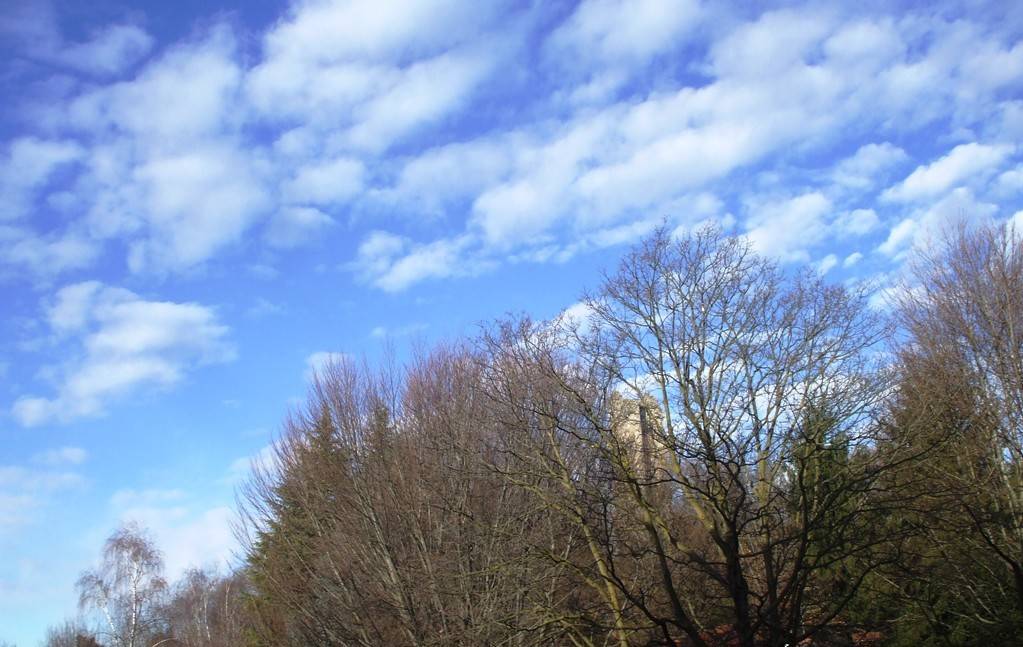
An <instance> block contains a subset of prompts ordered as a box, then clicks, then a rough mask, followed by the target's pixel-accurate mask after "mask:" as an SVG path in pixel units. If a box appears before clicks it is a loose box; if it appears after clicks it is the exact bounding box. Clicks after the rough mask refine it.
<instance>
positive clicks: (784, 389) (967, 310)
mask: <svg viewBox="0 0 1023 647" xmlns="http://www.w3.org/2000/svg"><path fill="white" fill-rule="evenodd" d="M909 267H910V270H911V271H910V273H909V278H908V279H907V281H906V285H905V287H904V289H902V290H901V291H900V292H899V293H898V294H897V296H895V297H893V300H892V302H891V303H889V304H887V305H886V306H885V307H883V308H882V307H878V305H877V304H876V303H871V298H872V296H871V294H872V293H871V292H870V291H868V290H866V289H865V288H861V287H856V286H839V285H831V284H828V283H827V282H825V281H824V280H823V279H822V278H821V277H819V276H818V275H816V274H815V273H814V272H812V271H809V270H807V271H803V272H788V271H784V270H783V269H781V268H779V267H778V266H777V265H775V264H774V263H772V262H770V261H769V260H766V259H764V258H762V257H760V256H758V255H757V254H755V253H754V252H753V251H752V250H751V249H750V247H749V245H748V244H747V243H746V242H745V241H744V240H743V239H741V238H734V237H728V236H725V235H723V234H722V233H720V232H719V231H716V230H713V229H704V230H701V231H697V232H695V233H692V234H688V235H685V236H682V237H680V238H677V237H674V236H673V235H671V234H670V233H669V232H666V231H662V232H658V233H657V234H655V235H654V236H652V237H651V238H649V239H647V240H645V241H644V242H642V243H641V244H640V245H639V246H637V247H636V248H635V249H633V250H632V251H631V252H630V253H629V254H627V255H626V257H625V258H624V260H623V261H622V262H621V265H620V267H619V268H618V270H617V271H616V272H615V273H613V274H609V275H607V276H605V277H604V280H603V283H602V285H601V286H600V287H599V289H598V290H597V291H596V292H594V293H592V294H591V295H589V296H587V297H586V298H585V299H584V301H583V303H584V305H585V309H584V310H585V314H584V315H582V316H575V317H562V318H559V319H557V320H554V321H547V322H536V321H531V320H529V319H526V318H515V319H507V320H504V321H501V322H498V323H495V324H494V325H492V326H491V327H490V328H489V329H487V330H486V331H484V332H483V333H482V334H481V335H480V336H479V337H478V338H476V339H473V340H469V341H465V342H462V343H457V344H452V345H448V346H444V347H440V348H436V349H434V350H432V351H430V352H426V353H423V354H421V355H420V356H418V357H417V358H416V359H414V360H413V361H411V362H410V363H409V365H408V366H405V367H401V368H396V367H391V368H386V369H383V370H372V369H370V368H368V367H365V366H360V365H357V364H355V363H353V362H350V361H347V360H344V361H340V362H337V363H334V364H331V365H329V366H327V367H325V368H324V369H323V371H322V372H321V373H320V374H319V375H318V376H317V378H316V380H315V383H314V385H313V387H312V389H311V392H310V395H309V398H308V401H307V403H306V404H305V405H304V406H303V407H302V408H301V409H300V410H298V411H296V412H294V413H293V414H292V415H291V416H290V417H289V418H288V419H287V420H286V422H285V425H284V431H283V433H282V435H281V437H280V439H279V441H278V442H277V443H276V444H275V447H274V449H275V451H274V458H273V460H272V461H270V462H269V463H268V464H265V465H261V466H257V467H256V469H255V473H254V475H253V477H252V478H251V481H250V482H249V484H248V486H247V487H246V489H245V490H244V492H243V496H242V500H243V502H242V505H241V511H240V516H241V527H242V530H243V532H242V533H241V534H242V535H244V537H245V538H246V540H247V541H246V544H245V546H244V549H245V552H246V556H247V562H246V564H245V565H244V567H243V568H242V569H240V571H239V572H238V573H235V574H231V575H229V576H226V577H221V578H214V577H210V576H208V575H203V574H197V573H193V574H190V575H188V576H186V578H185V580H184V581H183V582H181V583H178V584H177V585H174V586H168V585H166V584H165V583H163V581H162V579H161V578H160V577H159V574H158V569H156V568H155V567H145V568H140V567H138V566H137V564H139V563H143V564H146V563H149V564H150V565H152V564H155V563H156V562H158V554H155V557H156V558H157V559H156V562H154V561H153V560H149V561H148V562H147V560H146V559H141V560H140V559H137V558H136V559H134V560H127V562H126V563H128V564H136V566H135V567H130V568H127V567H124V568H122V567H115V568H111V569H107V570H108V571H109V572H108V573H107V574H106V575H104V574H103V573H87V574H86V575H84V576H83V578H82V580H80V583H79V585H80V590H81V591H82V594H83V596H82V601H83V604H84V605H85V608H87V609H92V610H93V611H96V610H101V609H102V605H103V602H102V601H103V600H104V599H105V600H107V601H108V602H109V600H110V599H112V598H111V596H110V594H109V593H103V591H107V590H108V589H109V590H118V591H121V592H123V591H125V590H129V589H131V587H130V586H129V587H127V588H125V584H124V583H125V582H129V581H131V577H134V576H132V575H131V574H132V573H135V574H136V575H135V576H138V577H140V578H141V579H139V580H138V581H139V582H148V583H150V584H152V586H153V591H154V593H153V596H152V603H151V604H148V606H145V605H143V606H145V610H144V612H141V611H140V612H139V613H137V614H135V615H132V612H131V608H135V607H133V606H132V605H126V604H124V603H123V600H122V603H121V605H120V606H119V607H117V608H119V609H121V611H119V612H118V613H119V614H120V615H117V617H116V618H114V619H113V620H111V621H109V622H107V625H108V628H107V629H106V630H105V633H96V634H94V635H95V639H96V640H98V641H100V642H101V643H102V644H104V645H110V646H115V645H116V646H118V647H120V646H127V647H136V646H141V645H147V646H151V645H154V644H157V643H158V642H159V641H161V640H162V641H165V644H179V645H189V646H192V645H195V646H198V645H204V646H205V645H225V646H234V645H249V646H267V647H269V646H296V647H298V646H324V645H366V646H369V645H416V646H422V647H425V646H427V645H509V646H511V645H515V646H528V645H619V646H622V647H624V646H626V645H699V646H711V645H715V646H716V645H738V646H742V647H752V646H754V645H757V646H759V645H769V646H772V647H782V646H783V645H797V644H801V645H854V644H855V645H882V644H884V645H920V644H934V645H981V644H1016V643H1019V642H1020V638H1019V636H1021V635H1023V478H1021V477H1023V474H1021V467H1023V244H1021V241H1020V239H1019V238H1018V237H1017V235H1016V234H1015V233H1014V232H1013V231H1012V230H1010V229H1008V228H1005V227H999V226H994V225H991V226H986V225H976V226H972V227H964V228H960V229H958V230H956V231H954V232H952V233H950V234H949V235H948V236H946V237H945V238H944V239H943V240H942V241H940V242H938V243H936V244H935V245H933V246H932V248H931V249H930V251H928V252H927V253H922V254H920V255H919V256H918V257H917V258H916V259H914V260H913V261H912V262H911V263H910V265H909ZM575 310H576V311H578V310H579V309H575ZM123 534H127V535H129V536H135V535H137V533H133V532H131V531H126V533H123ZM116 539H117V536H116V535H115V537H113V538H111V541H112V542H114V544H108V557H109V556H110V555H117V554H120V553H123V550H120V553H119V552H118V549H116V546H115V544H116V541H115V540H116ZM143 543H145V542H143ZM110 546H114V548H110ZM114 561H116V560H114ZM157 565H158V564H157ZM115 571H116V572H121V573H122V574H121V575H118V576H117V577H116V578H112V577H110V575H109V573H111V572H115ZM139 573H142V574H143V575H139ZM146 573H148V574H149V575H145V574H146ZM105 577H106V578H107V580H110V581H115V580H116V581H118V582H120V584H118V585H117V586H118V587H120V588H117V587H112V588H111V587H107V588H104V586H106V585H102V586H101V585H100V584H102V583H103V582H104V581H106V580H104V578H105ZM124 578H128V579H124ZM136 590H138V589H137V587H136ZM168 592H170V593H168ZM203 592H206V593H203ZM104 596H106V597H104ZM167 600H169V602H167ZM108 606H110V605H109V604H108ZM115 606H116V605H115ZM135 606H136V607H137V608H139V609H142V607H141V606H138V605H135ZM203 614H205V615H203ZM115 615H116V614H115ZM102 616H103V614H102V613H100V614H97V617H98V618H100V619H102ZM132 617H134V618H136V619H138V618H143V617H144V618H147V619H151V623H150V624H142V625H140V624H139V623H138V622H135V624H134V625H133V626H134V627H135V628H136V629H137V631H136V630H133V631H134V632H135V633H132V634H131V635H130V636H129V633H126V631H125V630H124V629H123V627H126V626H128V624H130V623H128V624H126V622H125V620H124V618H132ZM202 618H206V620H205V621H203V620H202ZM210 618H212V619H213V620H210ZM147 622H149V620H147ZM118 626H120V627H122V628H121V629H117V628H116V627H118ZM204 627H205V629H204ZM68 633H74V632H73V631H70V630H69V632H68ZM214 634H216V637H214ZM82 635H83V636H84V635H86V634H85V633H83V634H82ZM90 635H93V634H90ZM49 644H51V645H54V646H56V645H63V644H73V643H59V642H53V641H51V642H50V643H49ZM83 644H87V643H83Z"/></svg>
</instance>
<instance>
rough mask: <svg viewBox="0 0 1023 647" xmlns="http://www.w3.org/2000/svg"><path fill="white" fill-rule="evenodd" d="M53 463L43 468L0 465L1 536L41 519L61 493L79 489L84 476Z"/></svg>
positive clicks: (82, 483)
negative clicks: (43, 512)
mask: <svg viewBox="0 0 1023 647" xmlns="http://www.w3.org/2000/svg"><path fill="white" fill-rule="evenodd" d="M60 467H61V465H60V464H59V463H54V464H53V465H51V466H48V467H46V468H43V469H39V468H29V467H24V466H20V465H0V537H2V536H3V535H6V534H8V533H9V532H11V531H13V530H15V529H16V528H18V527H21V526H24V525H26V524H29V523H33V522H35V521H38V520H39V519H40V515H41V513H42V511H43V510H44V509H45V508H46V507H47V506H48V505H50V504H51V503H52V501H53V498H54V497H55V496H56V495H57V494H59V493H61V492H64V493H66V492H68V491H73V490H76V489H78V488H81V487H82V486H83V485H84V484H85V479H83V478H82V476H81V475H80V474H78V473H77V472H73V471H68V470H62V469H58V468H60Z"/></svg>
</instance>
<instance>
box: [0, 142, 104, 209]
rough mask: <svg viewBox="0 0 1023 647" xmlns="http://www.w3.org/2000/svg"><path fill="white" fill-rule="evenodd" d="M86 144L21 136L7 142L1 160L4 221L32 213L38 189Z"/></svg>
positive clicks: (0, 206)
mask: <svg viewBox="0 0 1023 647" xmlns="http://www.w3.org/2000/svg"><path fill="white" fill-rule="evenodd" d="M83 154H84V150H83V149H82V147H81V146H80V145H79V144H77V143H76V142H74V141H66V140H45V139H39V138H37V137H19V138H18V139H15V140H14V141H13V142H11V143H10V144H8V145H7V151H6V154H5V155H4V156H3V159H2V160H0V192H2V193H3V195H4V200H3V204H2V205H0V221H4V220H14V219H17V218H22V217H24V216H26V215H28V212H29V210H30V208H31V205H32V202H33V200H34V198H35V193H36V192H37V191H38V190H39V189H41V188H42V187H43V186H44V185H45V184H46V182H47V180H48V179H49V178H50V176H51V175H52V174H53V173H54V171H56V170H57V169H59V168H60V167H61V166H63V165H65V164H69V163H71V162H74V161H77V160H79V159H81V157H82V156H83Z"/></svg>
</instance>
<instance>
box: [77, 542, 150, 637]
mask: <svg viewBox="0 0 1023 647" xmlns="http://www.w3.org/2000/svg"><path fill="white" fill-rule="evenodd" d="M77 587H78V592H79V605H80V606H81V608H82V609H83V610H84V611H91V612H95V613H96V614H97V616H98V618H99V624H100V626H101V627H102V629H101V630H100V631H98V632H97V633H98V635H99V636H101V637H103V638H104V640H105V641H107V642H109V643H110V644H111V645H112V646H113V647H148V643H147V640H148V638H149V637H151V636H152V635H154V634H156V633H157V632H158V631H159V630H160V629H161V627H162V625H163V618H162V617H161V615H160V614H159V613H158V610H159V608H160V604H161V602H162V598H163V595H164V593H165V591H166V590H167V583H166V581H165V580H164V578H163V558H162V556H161V554H160V551H159V550H158V549H157V548H156V546H155V545H154V544H153V542H152V541H151V540H150V539H149V537H147V536H146V534H145V533H144V531H143V530H142V529H141V528H139V527H138V526H137V525H135V524H127V525H125V526H122V527H121V528H119V529H118V530H116V531H115V532H114V533H113V534H112V535H111V536H110V537H109V538H108V539H107V541H106V544H105V545H104V548H103V557H102V561H101V563H100V565H99V566H98V567H97V568H95V569H91V570H87V571H85V572H84V573H82V575H81V577H80V578H79V579H78V585H77Z"/></svg>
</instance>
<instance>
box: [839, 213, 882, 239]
mask: <svg viewBox="0 0 1023 647" xmlns="http://www.w3.org/2000/svg"><path fill="white" fill-rule="evenodd" d="M835 224H836V226H837V229H838V230H839V231H841V232H842V233H844V234H848V235H851V236H863V235H865V234H869V233H870V232H872V231H874V230H875V229H877V227H878V226H879V225H880V224H881V219H880V218H878V217H877V212H875V211H874V210H873V209H855V210H853V211H850V212H849V213H846V214H843V215H841V216H839V217H838V218H837V219H836V222H835Z"/></svg>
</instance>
